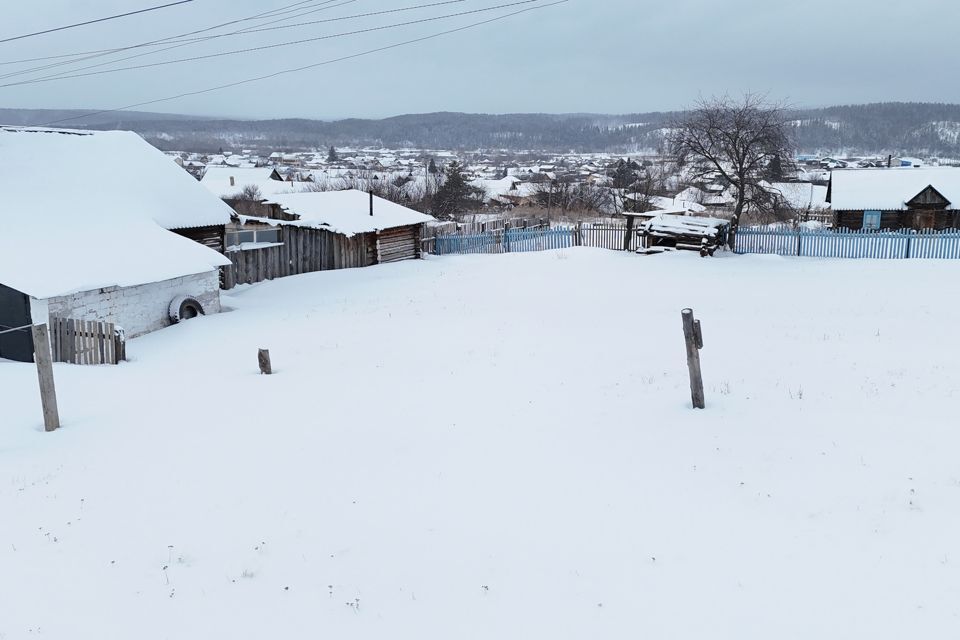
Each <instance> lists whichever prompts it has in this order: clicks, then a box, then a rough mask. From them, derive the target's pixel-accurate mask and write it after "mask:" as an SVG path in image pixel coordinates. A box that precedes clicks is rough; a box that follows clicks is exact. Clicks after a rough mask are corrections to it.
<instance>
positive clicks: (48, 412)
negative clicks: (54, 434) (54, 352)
mask: <svg viewBox="0 0 960 640" xmlns="http://www.w3.org/2000/svg"><path fill="white" fill-rule="evenodd" d="M31 330H32V332H33V353H34V360H36V362H37V377H38V378H39V379H40V402H41V403H42V404H43V426H44V428H45V429H46V430H47V431H55V430H57V429H59V428H60V412H59V411H58V410H57V390H56V387H55V386H54V384H53V357H52V356H51V354H50V334H49V331H47V325H45V324H35V325H33V327H31Z"/></svg>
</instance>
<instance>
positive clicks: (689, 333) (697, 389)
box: [681, 309, 706, 409]
mask: <svg viewBox="0 0 960 640" xmlns="http://www.w3.org/2000/svg"><path fill="white" fill-rule="evenodd" d="M681 316H682V318H683V337H684V341H685V343H686V347H687V368H688V369H689V370H690V398H691V400H692V402H693V407H694V408H695V409H704V408H706V402H705V400H704V397H703V375H702V373H701V371H700V349H701V348H702V346H703V335H702V333H701V332H700V328H699V326H698V325H699V322H698V321H697V320H695V319H694V317H693V310H692V309H684V310H683V311H682V312H681Z"/></svg>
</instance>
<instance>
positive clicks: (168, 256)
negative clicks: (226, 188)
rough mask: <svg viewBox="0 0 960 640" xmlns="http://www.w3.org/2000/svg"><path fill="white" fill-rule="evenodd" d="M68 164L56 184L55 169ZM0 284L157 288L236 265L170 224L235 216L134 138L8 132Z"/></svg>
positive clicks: (43, 293) (2, 147)
mask: <svg viewBox="0 0 960 640" xmlns="http://www.w3.org/2000/svg"><path fill="white" fill-rule="evenodd" d="M51 166H62V167H63V170H62V171H59V172H57V173H56V179H54V180H51V179H50V173H51V171H50V167H51ZM0 175H2V176H3V179H4V182H3V186H4V198H3V206H2V207H0V284H4V285H6V286H8V287H12V288H14V289H16V290H18V291H20V292H22V293H25V294H27V295H31V296H33V297H36V298H49V297H54V296H59V295H66V294H69V293H74V292H77V291H87V290H90V289H99V288H105V287H112V286H132V285H138V284H145V283H150V282H158V281H161V280H168V279H172V278H177V277H181V276H186V275H191V274H195V273H204V272H207V271H210V270H212V269H215V268H217V267H219V266H221V265H226V264H229V261H228V260H227V259H226V258H224V257H223V256H222V255H220V254H219V253H217V252H216V251H214V250H212V249H209V248H207V247H205V246H203V245H201V244H200V243H197V242H194V241H192V240H189V239H187V238H184V237H182V236H179V235H177V234H175V233H173V232H171V231H168V230H167V229H166V228H164V227H167V228H181V227H192V226H201V225H214V224H224V223H226V222H228V221H229V220H230V215H231V210H230V208H229V207H227V206H226V205H225V204H224V203H223V202H221V201H220V200H218V199H217V198H215V197H213V196H211V195H210V194H209V193H208V192H207V191H206V190H205V189H203V187H201V186H200V185H199V184H198V183H197V181H196V180H195V179H193V178H192V177H191V176H190V175H189V174H188V173H186V172H185V171H184V170H183V169H181V168H179V167H178V166H177V165H176V164H174V163H172V162H170V161H169V160H168V159H167V157H166V156H165V155H163V154H162V153H161V152H159V151H157V150H156V149H154V148H153V147H151V146H150V145H149V144H147V143H146V142H145V141H144V140H143V139H142V138H140V137H139V136H137V135H136V134H133V133H127V132H113V131H111V132H96V133H92V132H72V131H54V130H42V129H17V128H7V127H0Z"/></svg>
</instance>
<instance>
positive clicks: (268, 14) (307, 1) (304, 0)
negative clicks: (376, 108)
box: [0, 0, 355, 73]
mask: <svg viewBox="0 0 960 640" xmlns="http://www.w3.org/2000/svg"><path fill="white" fill-rule="evenodd" d="M191 1H192V0H191ZM335 1H336V0H323V1H322V2H320V4H321V5H326V4H330V3H332V2H335ZM350 1H351V2H353V1H355V0H350ZM317 2H318V0H301V1H300V2H295V3H293V4H289V5H285V6H283V7H279V8H277V9H272V10H270V11H265V12H263V13H258V14H255V15H252V16H247V17H245V18H238V19H236V20H230V21H229V22H221V23H220V24H215V25H212V26H209V27H205V28H203V29H198V30H195V31H188V32H186V33H179V34H177V35H175V36H168V37H166V38H160V39H159V40H150V41H148V42H141V43H139V44H133V45H128V46H125V47H116V48H113V49H97V50H93V51H80V52H76V53H64V54H60V55H56V56H43V57H40V58H24V59H22V60H9V61H6V62H0V66H8V65H12V64H22V63H25V62H43V61H45V60H59V59H63V58H79V57H81V56H90V57H92V58H95V57H99V56H98V55H93V54H103V55H107V54H111V53H121V52H123V51H129V50H130V49H138V48H141V47H150V46H157V45H161V44H165V43H167V42H168V41H171V40H176V39H178V38H186V37H188V36H194V35H198V34H201V33H208V32H210V31H215V30H217V29H222V28H223V27H229V26H231V25H234V24H239V23H241V22H250V21H252V20H260V19H265V18H274V17H276V16H278V15H282V14H284V13H292V12H297V11H302V10H304V9H307V8H309V7H303V6H302V5H311V4H316V3H317ZM301 15H305V14H301ZM298 17H300V15H295V16H288V19H291V20H292V19H293V18H298ZM264 24H271V23H264ZM255 26H260V25H255ZM89 59H90V58H80V59H79V60H74V61H65V62H62V63H60V64H71V63H72V62H83V61H84V60H89ZM50 66H58V65H49V66H47V67H37V68H36V69H26V70H24V71H22V73H28V72H31V71H42V70H43V69H47V68H50ZM18 73H20V72H18Z"/></svg>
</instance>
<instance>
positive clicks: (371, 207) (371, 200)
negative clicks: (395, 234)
mask: <svg viewBox="0 0 960 640" xmlns="http://www.w3.org/2000/svg"><path fill="white" fill-rule="evenodd" d="M370 215H371V216H373V191H371V192H370Z"/></svg>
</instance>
